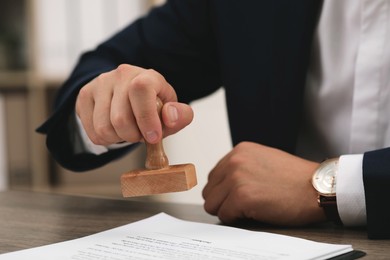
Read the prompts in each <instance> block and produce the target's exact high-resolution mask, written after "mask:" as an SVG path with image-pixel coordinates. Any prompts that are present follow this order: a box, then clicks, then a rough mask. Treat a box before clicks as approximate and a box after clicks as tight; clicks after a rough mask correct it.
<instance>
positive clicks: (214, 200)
mask: <svg viewBox="0 0 390 260" xmlns="http://www.w3.org/2000/svg"><path fill="white" fill-rule="evenodd" d="M230 189H231V187H230V183H229V182H228V181H222V182H220V183H218V184H217V185H214V186H209V187H208V190H207V192H206V193H205V195H204V198H205V202H204V209H205V210H206V212H208V213H210V214H212V215H217V214H218V212H219V210H220V207H221V205H222V204H223V203H224V201H225V200H226V198H227V197H228V195H229V191H230Z"/></svg>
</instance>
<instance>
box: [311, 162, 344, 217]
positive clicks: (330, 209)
mask: <svg viewBox="0 0 390 260" xmlns="http://www.w3.org/2000/svg"><path fill="white" fill-rule="evenodd" d="M338 163H339V158H334V159H328V160H325V161H324V162H322V163H321V164H320V166H319V167H318V168H317V170H316V171H315V172H314V174H313V178H312V184H313V187H314V189H315V190H316V191H317V192H318V197H317V201H318V205H319V206H320V207H322V208H323V209H324V212H325V215H326V218H327V219H328V220H330V221H333V222H334V223H336V224H342V222H341V219H340V215H339V212H338V210H337V203H336V180H337V171H338Z"/></svg>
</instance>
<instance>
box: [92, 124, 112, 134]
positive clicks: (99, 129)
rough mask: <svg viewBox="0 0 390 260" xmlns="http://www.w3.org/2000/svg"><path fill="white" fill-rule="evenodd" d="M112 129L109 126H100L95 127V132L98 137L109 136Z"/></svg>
mask: <svg viewBox="0 0 390 260" xmlns="http://www.w3.org/2000/svg"><path fill="white" fill-rule="evenodd" d="M111 130H112V127H111V126H110V125H108V124H99V125H96V126H95V132H96V134H97V135H98V136H108V135H109V134H110V133H111Z"/></svg>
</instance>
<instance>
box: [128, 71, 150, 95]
mask: <svg viewBox="0 0 390 260" xmlns="http://www.w3.org/2000/svg"><path fill="white" fill-rule="evenodd" d="M152 82H153V81H152V79H151V78H150V76H149V75H147V74H146V73H141V74H139V75H137V76H136V77H134V78H133V80H132V81H131V86H132V88H133V89H134V91H144V90H145V89H146V88H147V87H148V86H149V85H150V84H152Z"/></svg>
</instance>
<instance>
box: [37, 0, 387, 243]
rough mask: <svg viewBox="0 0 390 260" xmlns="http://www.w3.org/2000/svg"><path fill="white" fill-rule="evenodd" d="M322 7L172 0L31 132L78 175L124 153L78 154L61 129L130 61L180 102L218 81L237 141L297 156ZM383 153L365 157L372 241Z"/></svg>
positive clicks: (307, 1) (277, 0)
mask: <svg viewBox="0 0 390 260" xmlns="http://www.w3.org/2000/svg"><path fill="white" fill-rule="evenodd" d="M320 7H321V3H320V1H313V0H295V1H291V0H253V1H249V0H247V1H244V0H242V1H237V0H177V1H169V2H168V4H166V5H164V6H162V7H161V8H157V9H154V10H153V11H151V12H150V14H148V16H147V17H145V18H143V19H140V20H138V21H136V22H135V23H134V24H132V25H131V26H129V27H126V28H124V29H123V30H122V31H120V32H119V33H117V34H116V35H114V36H113V37H112V38H111V39H109V40H108V41H106V42H104V43H102V44H101V45H100V46H99V47H98V48H97V49H96V50H94V51H91V52H88V53H85V54H84V55H83V56H82V57H81V59H80V61H79V63H78V65H77V66H76V68H75V69H74V71H73V72H72V74H71V76H70V78H69V79H68V80H67V81H66V82H65V84H64V86H63V87H62V88H61V90H60V91H59V95H58V98H57V102H56V108H55V111H54V114H53V115H52V116H51V117H50V118H49V120H48V121H47V122H45V123H44V124H43V125H42V126H41V127H40V128H39V129H38V131H39V132H42V133H45V134H47V145H48V148H49V150H50V151H51V153H52V155H53V157H54V158H55V159H56V160H57V161H58V162H59V163H60V164H62V165H63V166H64V167H66V168H69V169H71V170H75V171H83V170H87V169H91V168H95V167H99V166H101V165H103V164H106V163H108V162H110V161H112V160H114V159H116V158H118V157H119V156H121V155H123V154H125V153H126V152H128V151H129V149H131V148H123V149H119V150H116V151H112V152H109V153H106V154H103V155H99V156H95V155H91V154H78V155H75V154H74V153H73V148H72V146H71V141H70V140H69V138H68V137H69V136H71V135H70V134H69V133H68V127H67V125H68V124H69V115H70V114H71V113H72V112H73V110H74V103H75V99H76V95H77V93H78V90H79V89H80V88H81V87H82V86H83V85H84V84H85V83H86V82H88V81H89V80H91V79H92V78H94V77H95V76H97V75H99V74H100V73H102V72H105V71H109V70H112V69H114V68H116V67H117V66H118V65H119V64H122V63H128V64H133V65H138V66H142V67H145V68H153V69H155V70H157V71H159V72H160V73H162V74H163V75H164V76H165V77H166V79H167V81H168V82H170V83H171V84H172V85H173V86H174V87H175V89H176V92H177V94H178V97H179V100H181V101H182V102H190V101H191V100H194V99H197V98H200V97H203V96H206V95H209V94H210V93H212V92H213V91H215V90H217V89H218V88H219V87H221V86H223V87H224V88H225V93H226V102H227V109H228V114H229V123H230V129H231V135H232V140H233V143H234V144H237V143H239V142H241V141H252V142H257V143H261V144H264V145H268V146H272V147H276V148H279V149H283V150H285V151H287V152H290V153H294V151H295V145H296V141H297V134H298V131H299V127H300V122H301V115H302V109H303V107H302V104H303V102H302V100H303V93H304V85H305V77H306V71H307V68H308V60H309V54H310V48H311V42H312V38H313V32H314V29H315V27H316V23H317V20H318V14H319V12H320ZM389 158H390V149H383V150H379V151H374V152H370V153H366V154H365V156H364V162H363V170H364V185H365V192H366V194H365V195H366V204H367V218H368V234H369V237H372V238H385V237H387V238H388V237H390V214H389V213H386V212H388V210H387V209H386V207H387V206H388V205H390V204H389V202H388V201H389V199H390V196H389V192H387V190H388V189H387V187H390V162H389V161H390V160H389ZM389 190H390V189H389Z"/></svg>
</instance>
